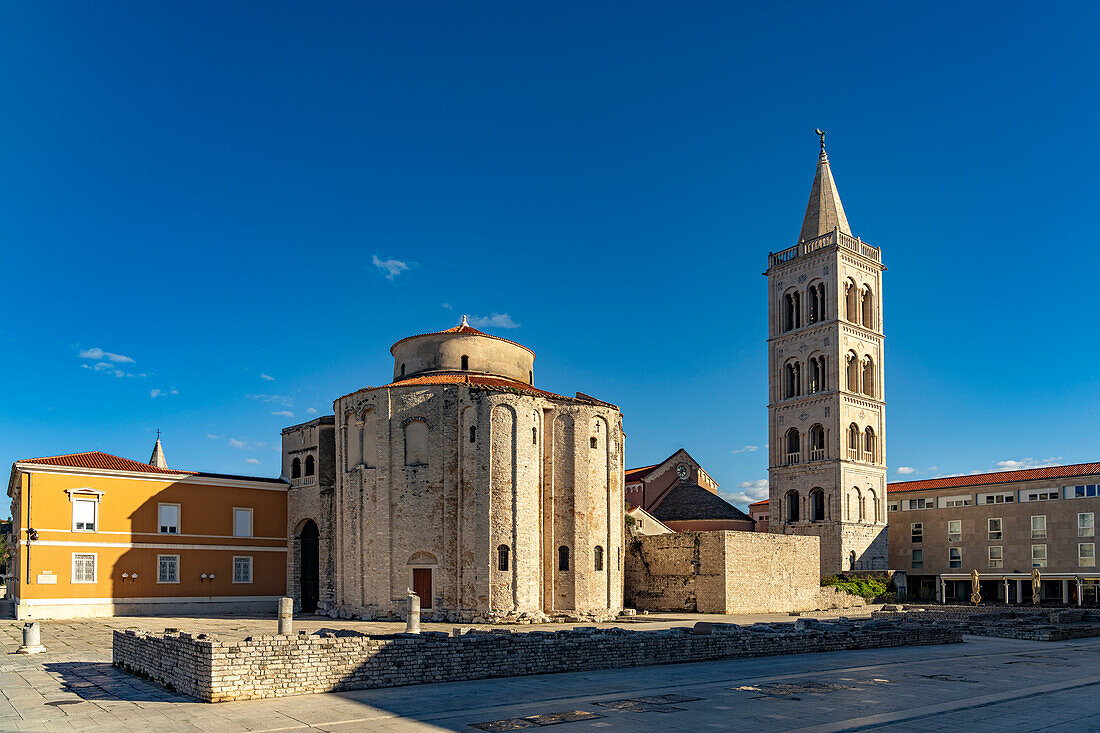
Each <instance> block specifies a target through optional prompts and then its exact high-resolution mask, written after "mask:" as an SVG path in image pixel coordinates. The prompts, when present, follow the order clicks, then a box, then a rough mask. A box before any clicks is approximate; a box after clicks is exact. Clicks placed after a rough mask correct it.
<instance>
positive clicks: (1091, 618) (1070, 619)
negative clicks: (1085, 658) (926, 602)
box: [872, 606, 1100, 641]
mask: <svg viewBox="0 0 1100 733" xmlns="http://www.w3.org/2000/svg"><path fill="white" fill-rule="evenodd" d="M872 616H873V617H874V618H876V619H889V620H893V621H895V622H896V621H904V622H906V623H921V624H930V625H931V626H932V627H933V628H950V629H953V630H956V631H958V632H960V633H963V634H971V635H974V636H996V637H1002V638H1006V639H1029V640H1031V641H1065V640H1067V639H1086V638H1089V637H1094V636H1100V613H1097V612H1095V611H1088V610H1083V609H1049V608H1048V609H1043V608H1026V607H1025V608H1020V609H1017V608H1013V607H1009V606H1001V607H992V608H991V607H988V606H985V607H983V606H941V607H933V608H926V607H923V606H916V607H912V609H911V610H910V608H908V607H907V608H906V609H904V610H900V609H899V608H898V607H897V606H886V607H885V608H884V609H883V610H882V611H879V612H876V613H873V614H872Z"/></svg>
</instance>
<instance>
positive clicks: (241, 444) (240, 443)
mask: <svg viewBox="0 0 1100 733" xmlns="http://www.w3.org/2000/svg"><path fill="white" fill-rule="evenodd" d="M229 447H230V448H240V449H242V450H243V449H245V448H247V447H248V441H247V440H237V439H236V438H230V439H229Z"/></svg>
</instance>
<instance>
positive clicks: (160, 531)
mask: <svg viewBox="0 0 1100 733" xmlns="http://www.w3.org/2000/svg"><path fill="white" fill-rule="evenodd" d="M165 506H174V507H175V508H176V531H175V532H165V531H164V526H165V525H163V524H161V521H160V508H161V507H165ZM182 524H183V507H182V506H181V505H180V504H177V503H175V502H171V501H165V502H160V503H158V504H157V534H174V535H179V534H182V530H181V525H182Z"/></svg>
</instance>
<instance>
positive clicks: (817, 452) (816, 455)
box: [810, 448, 825, 461]
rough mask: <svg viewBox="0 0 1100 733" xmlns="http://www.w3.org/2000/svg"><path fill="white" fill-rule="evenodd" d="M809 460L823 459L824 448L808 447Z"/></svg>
mask: <svg viewBox="0 0 1100 733" xmlns="http://www.w3.org/2000/svg"><path fill="white" fill-rule="evenodd" d="M810 460H811V461H824V460H825V449H824V448H811V449H810Z"/></svg>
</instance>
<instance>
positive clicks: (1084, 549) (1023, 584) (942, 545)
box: [887, 463, 1100, 605]
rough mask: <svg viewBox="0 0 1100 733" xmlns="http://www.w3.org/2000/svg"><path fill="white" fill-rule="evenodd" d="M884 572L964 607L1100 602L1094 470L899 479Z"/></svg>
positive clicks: (1085, 466)
mask: <svg viewBox="0 0 1100 733" xmlns="http://www.w3.org/2000/svg"><path fill="white" fill-rule="evenodd" d="M887 511H888V514H887V516H888V517H889V532H890V567H891V569H894V570H897V571H901V572H903V573H904V574H905V576H904V581H905V583H906V585H907V587H908V590H909V592H910V593H919V594H920V595H923V596H924V597H926V598H929V599H931V598H935V599H936V600H942V601H945V602H947V603H951V602H969V601H970V590H971V580H970V574H971V573H972V572H973V571H974V570H977V571H978V573H979V577H980V583H981V594H982V600H983V601H998V602H1002V603H1003V602H1005V601H1006V600H1007V602H1008V603H1021V602H1022V603H1031V602H1032V587H1031V574H1032V571H1033V570H1034V569H1038V571H1039V574H1040V598H1041V600H1044V601H1051V602H1055V603H1058V602H1060V603H1067V604H1073V605H1095V604H1097V603H1098V601H1100V598H1098V594H1100V572H1097V570H1098V568H1097V566H1096V517H1097V515H1098V514H1100V463H1082V464H1077V465H1072V466H1052V467H1048V468H1033V469H1027V470H1021V471H1004V472H999V473H985V474H977V475H970V476H953V477H948V478H937V479H928V480H924V481H905V482H899V483H892V484H890V485H889V488H888V495H887Z"/></svg>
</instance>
